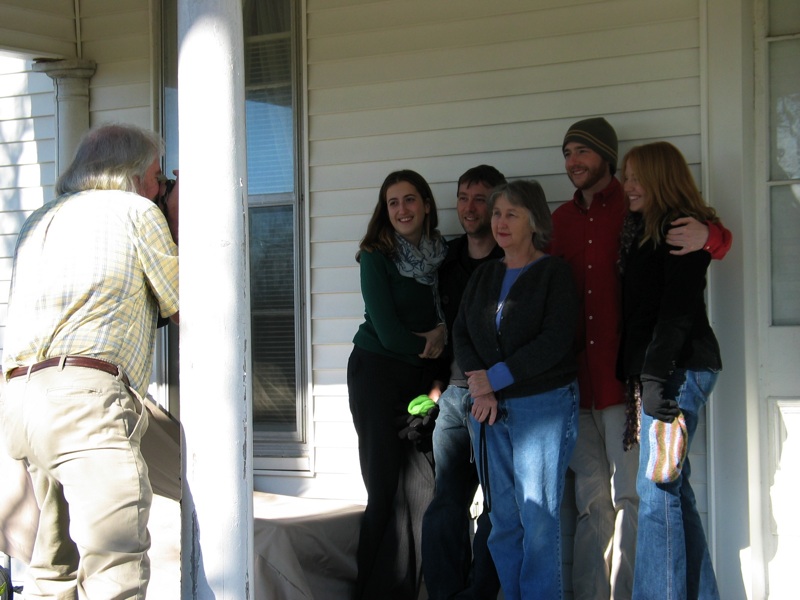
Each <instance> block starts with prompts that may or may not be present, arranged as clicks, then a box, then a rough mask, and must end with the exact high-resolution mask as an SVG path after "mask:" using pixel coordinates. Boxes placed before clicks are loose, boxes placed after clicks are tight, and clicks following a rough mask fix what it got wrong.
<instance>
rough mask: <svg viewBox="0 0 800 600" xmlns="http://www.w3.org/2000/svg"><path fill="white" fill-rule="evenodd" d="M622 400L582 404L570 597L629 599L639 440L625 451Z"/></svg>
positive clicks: (573, 465) (577, 599)
mask: <svg viewBox="0 0 800 600" xmlns="http://www.w3.org/2000/svg"><path fill="white" fill-rule="evenodd" d="M624 430H625V406H624V405H622V404H620V405H617V406H610V407H609V408H606V409H604V410H594V409H592V410H587V409H583V408H582V409H581V410H580V414H579V416H578V442H577V444H576V445H575V451H574V452H573V454H572V459H571V461H570V465H569V466H570V468H571V469H572V470H573V471H574V472H575V504H576V506H577V509H578V520H577V522H576V524H575V553H574V556H573V563H572V583H573V593H574V597H575V600H609V599H612V600H630V597H631V594H632V591H633V565H634V560H635V556H636V523H637V519H638V511H639V497H638V495H637V494H636V473H637V471H638V469H639V446H634V448H633V449H631V450H629V451H628V452H625V451H624V450H623V448H622V436H623V432H624Z"/></svg>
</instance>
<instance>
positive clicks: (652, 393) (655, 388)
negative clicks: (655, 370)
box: [641, 375, 681, 423]
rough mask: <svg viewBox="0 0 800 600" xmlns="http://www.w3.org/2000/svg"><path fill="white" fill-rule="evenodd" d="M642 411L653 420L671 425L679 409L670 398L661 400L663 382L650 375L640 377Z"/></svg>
mask: <svg viewBox="0 0 800 600" xmlns="http://www.w3.org/2000/svg"><path fill="white" fill-rule="evenodd" d="M641 380H642V411H643V412H644V413H645V414H646V415H650V416H651V417H653V418H654V419H658V420H659V421H664V422H665V423H672V422H673V421H674V420H675V417H677V416H678V415H679V414H680V412H681V409H680V408H679V407H678V403H677V402H676V401H675V400H672V399H670V398H663V397H662V392H663V391H664V380H663V379H659V378H658V377H651V376H650V375H642V378H641Z"/></svg>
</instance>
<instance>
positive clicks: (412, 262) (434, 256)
mask: <svg viewBox="0 0 800 600" xmlns="http://www.w3.org/2000/svg"><path fill="white" fill-rule="evenodd" d="M394 240H395V250H396V251H395V253H394V257H393V259H392V260H393V261H394V264H395V266H396V267H397V270H398V272H399V273H400V275H402V276H403V277H411V278H413V279H415V280H417V281H418V282H420V283H421V284H423V285H428V286H431V289H432V291H433V301H434V303H435V305H436V314H437V316H438V318H439V322H440V323H444V322H445V321H444V312H443V311H442V303H441V301H440V300H439V285H438V283H439V276H438V269H439V265H441V264H442V262H444V258H445V256H447V244H446V243H445V241H444V239H442V236H440V235H437V236H436V237H435V238H431V237H430V236H428V235H427V234H424V233H423V234H422V239H420V241H419V246H418V247H417V246H414V245H413V244H411V243H410V242H409V241H408V240H407V239H406V238H404V237H403V236H402V235H400V234H399V233H397V232H396V231H395V232H394Z"/></svg>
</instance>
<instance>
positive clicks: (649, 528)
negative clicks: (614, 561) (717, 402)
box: [633, 369, 719, 600]
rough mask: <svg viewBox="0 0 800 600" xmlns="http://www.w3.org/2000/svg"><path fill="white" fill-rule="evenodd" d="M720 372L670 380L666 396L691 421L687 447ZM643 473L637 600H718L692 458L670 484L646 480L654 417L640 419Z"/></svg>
mask: <svg viewBox="0 0 800 600" xmlns="http://www.w3.org/2000/svg"><path fill="white" fill-rule="evenodd" d="M717 375H718V374H717V373H716V372H713V371H687V370H683V369H678V370H676V371H675V372H673V374H672V375H671V376H670V377H669V378H668V379H667V381H666V383H665V385H664V392H663V393H664V396H665V397H673V398H675V400H677V402H678V406H679V407H680V409H681V412H683V415H684V417H685V418H686V430H687V433H688V445H689V448H691V442H692V439H693V438H694V434H695V431H696V430H697V421H698V416H699V413H700V410H701V409H702V408H703V406H705V404H706V402H707V401H708V396H709V394H711V391H712V390H713V389H714V384H715V383H716V381H717ZM641 417H642V418H641V435H640V439H641V441H640V451H639V472H638V475H637V481H636V484H637V485H636V487H637V490H638V492H639V527H638V535H637V540H636V566H635V571H634V578H633V598H634V600H636V599H640V600H653V599H659V600H661V599H663V600H683V599H685V598H697V599H699V600H719V590H718V589H717V580H716V577H715V576H714V568H713V566H712V564H711V556H710V555H709V552H708V544H707V542H706V536H705V533H704V532H703V524H702V522H701V521H700V515H699V513H698V512H697V503H696V501H695V496H694V491H693V490H692V486H691V484H690V483H689V476H690V474H691V467H690V465H689V458H688V457H687V458H686V461H685V462H684V464H683V469H682V471H681V475H680V476H679V477H678V479H676V480H675V481H673V482H670V483H664V484H661V483H654V482H653V481H650V480H649V479H648V478H647V476H646V471H647V461H648V460H649V458H650V452H651V448H650V444H649V442H648V440H649V435H648V433H649V431H650V429H651V427H652V426H653V417H650V416H649V415H646V414H644V412H642V415H641Z"/></svg>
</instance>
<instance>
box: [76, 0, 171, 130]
mask: <svg viewBox="0 0 800 600" xmlns="http://www.w3.org/2000/svg"><path fill="white" fill-rule="evenodd" d="M81 16H82V18H81V41H82V48H83V57H84V58H90V59H92V60H94V61H96V62H97V72H96V73H95V75H94V77H92V80H91V83H90V92H89V95H90V103H89V111H90V122H91V124H92V125H93V126H94V125H97V124H99V123H105V122H111V121H118V122H124V123H133V124H134V125H139V126H140V127H146V128H156V129H158V123H157V122H155V121H154V117H155V115H156V114H157V113H156V110H155V109H154V106H153V102H154V99H153V89H154V86H157V85H158V82H156V81H155V80H154V73H153V67H152V65H153V60H154V58H153V56H154V54H153V53H154V52H155V51H156V48H154V44H153V40H152V35H151V19H152V17H151V14H150V2H148V0H115V1H114V2H107V1H105V0H81Z"/></svg>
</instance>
